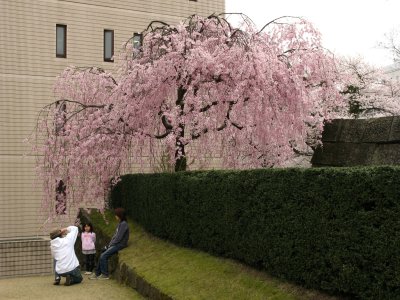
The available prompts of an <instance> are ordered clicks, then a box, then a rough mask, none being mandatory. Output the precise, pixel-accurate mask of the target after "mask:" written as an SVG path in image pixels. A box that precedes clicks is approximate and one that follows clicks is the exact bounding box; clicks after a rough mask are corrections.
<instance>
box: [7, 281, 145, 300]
mask: <svg viewBox="0 0 400 300" xmlns="http://www.w3.org/2000/svg"><path fill="white" fill-rule="evenodd" d="M53 279H54V277H53V276H36V277H18V278H6V279H0V299H1V300H9V299H15V300H28V299H29V300H39V299H40V300H42V299H43V300H50V299H52V300H58V299H61V300H63V299H65V300H67V299H68V300H72V299H80V300H86V299H96V300H97V299H100V300H101V299H105V300H106V299H107V300H114V299H115V300H124V299H133V300H135V299H144V298H142V297H141V296H140V295H139V294H138V293H136V292H135V291H134V290H133V289H131V288H128V287H125V286H122V285H120V284H118V283H117V282H116V281H115V280H111V279H110V280H89V279H88V278H87V276H85V278H84V280H83V281H82V283H80V284H77V285H72V286H64V285H63V284H64V280H65V279H62V281H61V285H59V286H55V285H53Z"/></svg>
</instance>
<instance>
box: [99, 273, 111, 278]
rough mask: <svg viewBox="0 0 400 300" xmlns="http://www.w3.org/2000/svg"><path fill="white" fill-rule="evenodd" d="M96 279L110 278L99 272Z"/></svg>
mask: <svg viewBox="0 0 400 300" xmlns="http://www.w3.org/2000/svg"><path fill="white" fill-rule="evenodd" d="M97 279H110V277H108V276H106V275H104V274H101V275H100V276H98V277H97Z"/></svg>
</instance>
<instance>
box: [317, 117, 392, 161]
mask: <svg viewBox="0 0 400 300" xmlns="http://www.w3.org/2000/svg"><path fill="white" fill-rule="evenodd" d="M311 163H312V165H313V166H315V167H319V166H337V167H346V166H372V165H400V116H394V117H383V118H374V119H355V120H354V119H336V120H333V121H332V122H330V123H326V124H325V127H324V131H323V134H322V146H321V147H319V148H317V149H316V151H315V152H314V155H313V158H312V160H311Z"/></svg>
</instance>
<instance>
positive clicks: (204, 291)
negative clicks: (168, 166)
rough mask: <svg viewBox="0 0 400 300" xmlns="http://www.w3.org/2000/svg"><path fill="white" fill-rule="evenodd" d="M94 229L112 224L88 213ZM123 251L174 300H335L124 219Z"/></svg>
mask: <svg viewBox="0 0 400 300" xmlns="http://www.w3.org/2000/svg"><path fill="white" fill-rule="evenodd" d="M90 218H91V220H92V222H93V224H94V226H95V228H100V229H101V230H102V231H103V232H104V233H106V234H107V235H110V236H111V235H112V234H113V232H114V230H115V228H116V226H117V222H116V221H115V219H114V217H113V215H112V213H110V212H106V214H105V218H106V220H107V221H108V224H106V221H105V220H104V217H103V216H102V215H101V214H99V213H91V215H90ZM129 226H130V233H131V236H130V240H129V245H128V248H125V249H124V250H122V251H121V252H120V253H119V261H120V262H124V263H125V264H127V265H128V266H129V267H130V268H132V269H134V270H135V271H136V273H137V274H138V275H140V276H142V277H143V278H144V279H145V280H146V281H148V282H149V283H151V284H152V285H153V286H155V287H157V288H158V289H159V290H161V291H162V292H164V293H165V294H167V295H169V296H171V297H172V298H174V299H254V300H256V299H271V300H292V299H334V298H333V297H330V296H326V295H322V294H320V293H318V292H315V291H310V290H304V289H302V288H299V287H296V286H294V285H292V284H289V283H285V282H282V281H279V280H277V279H273V278H271V277H269V276H268V275H266V274H265V273H263V272H259V271H256V270H254V269H251V268H249V267H247V266H244V265H242V264H240V263H237V262H234V261H232V260H229V259H224V258H218V257H213V256H211V255H209V254H207V253H204V252H201V251H197V250H192V249H187V248H181V247H177V246H175V245H174V244H171V243H169V242H166V241H163V240H161V239H159V238H156V237H154V236H152V235H150V234H149V233H147V232H145V231H144V230H143V228H142V227H140V226H139V225H137V224H136V223H134V222H133V221H131V220H129Z"/></svg>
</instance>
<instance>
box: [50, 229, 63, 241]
mask: <svg viewBox="0 0 400 300" xmlns="http://www.w3.org/2000/svg"><path fill="white" fill-rule="evenodd" d="M58 237H61V230H60V229H54V230H53V231H52V232H50V239H51V240H54V239H56V238H58Z"/></svg>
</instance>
